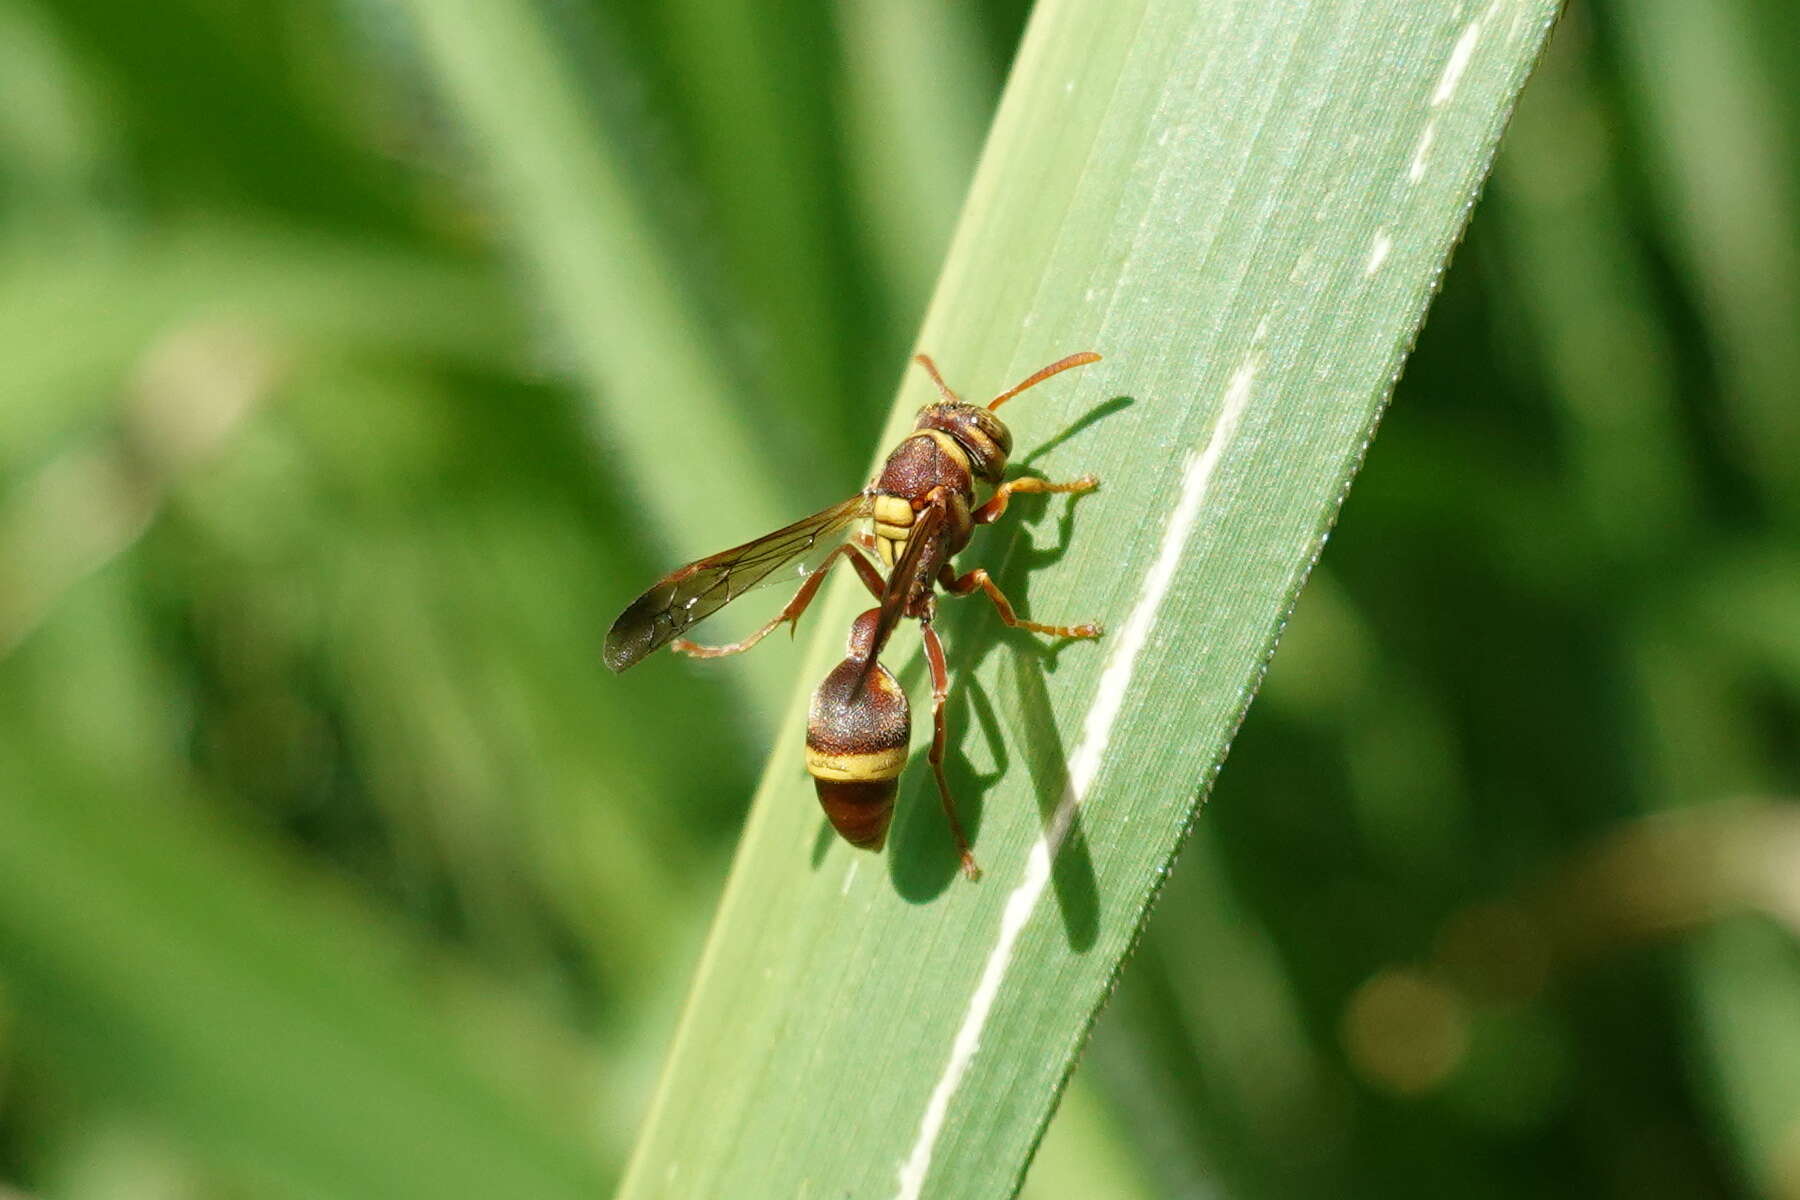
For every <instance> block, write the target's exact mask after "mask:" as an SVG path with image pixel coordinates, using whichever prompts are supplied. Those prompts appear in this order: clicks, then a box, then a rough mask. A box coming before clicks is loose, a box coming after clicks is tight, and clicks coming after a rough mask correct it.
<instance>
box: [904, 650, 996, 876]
mask: <svg viewBox="0 0 1800 1200" xmlns="http://www.w3.org/2000/svg"><path fill="white" fill-rule="evenodd" d="M919 631H920V633H922V634H923V635H924V638H925V659H926V661H927V662H929V663H930V664H931V756H930V757H931V773H932V775H933V777H935V778H936V779H937V789H938V798H939V799H941V800H942V801H943V802H944V817H945V819H947V820H948V821H949V822H950V836H951V837H952V838H954V839H956V853H957V856H958V858H959V859H960V860H961V861H962V872H963V874H964V875H966V876H968V877H969V881H970V882H971V883H973V882H974V881H976V880H978V879H980V878H981V868H980V867H979V866H977V865H976V862H975V852H974V851H973V850H970V849H969V835H968V834H966V833H964V832H963V827H962V819H961V818H959V817H958V816H957V815H956V800H955V799H954V798H953V797H952V796H951V795H950V781H949V780H947V779H945V778H944V742H945V740H946V739H945V736H944V701H945V699H946V698H947V697H948V696H949V695H950V669H949V667H948V666H946V665H945V662H944V643H943V642H941V641H939V640H938V635H937V630H935V629H933V628H932V627H931V622H930V621H921V622H920V623H919Z"/></svg>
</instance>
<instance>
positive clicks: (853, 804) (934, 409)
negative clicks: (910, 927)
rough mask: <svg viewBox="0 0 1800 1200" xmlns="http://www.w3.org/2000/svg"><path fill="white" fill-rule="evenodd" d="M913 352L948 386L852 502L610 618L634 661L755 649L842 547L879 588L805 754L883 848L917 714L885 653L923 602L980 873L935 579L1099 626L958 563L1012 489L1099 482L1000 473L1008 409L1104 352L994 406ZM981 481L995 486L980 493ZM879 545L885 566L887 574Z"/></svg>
mask: <svg viewBox="0 0 1800 1200" xmlns="http://www.w3.org/2000/svg"><path fill="white" fill-rule="evenodd" d="M913 361H914V362H916V363H918V364H919V365H920V366H921V367H924V368H925V371H926V373H927V374H928V375H930V376H931V382H932V383H933V384H935V385H936V386H937V390H938V396H939V399H938V400H936V401H934V402H932V403H930V404H927V405H926V406H925V407H924V408H922V409H920V410H919V416H918V420H917V422H915V424H914V425H913V431H912V432H911V433H909V434H908V435H907V436H906V437H905V438H904V439H903V440H902V441H901V442H900V444H899V445H898V446H896V447H894V450H893V453H891V454H889V455H888V457H887V461H886V462H885V463H884V464H882V468H881V472H880V474H879V475H877V476H876V478H875V482H874V483H872V484H870V485H869V486H868V487H866V488H864V489H863V490H862V491H860V492H858V493H857V494H856V495H854V496H852V497H850V498H849V499H848V500H845V501H844V502H843V503H841V504H834V505H832V506H831V507H830V508H827V509H825V510H823V511H821V512H816V513H814V514H813V515H812V516H810V517H807V518H805V519H803V520H800V521H796V522H794V524H792V525H789V526H787V527H786V528H784V529H777V530H776V531H775V532H774V533H770V534H765V535H764V536H762V537H759V538H757V539H756V540H755V541H752V542H745V543H744V544H743V545H742V546H735V547H733V548H732V549H730V550H725V551H721V552H720V553H718V554H714V555H711V556H710V557H707V558H703V559H700V560H699V561H698V562H691V563H689V564H688V565H687V566H685V567H682V568H680V569H679V570H676V571H673V572H671V573H669V574H668V575H666V576H664V577H663V578H662V579H661V580H659V581H658V582H657V583H656V584H655V586H653V587H651V588H650V590H649V591H647V592H645V593H644V594H643V595H642V596H639V597H638V598H637V599H636V600H634V601H632V602H631V605H630V607H628V608H627V609H626V610H625V611H624V612H623V613H620V614H619V619H618V620H616V621H614V622H613V625H612V628H611V629H610V630H608V631H607V634H606V650H605V657H606V665H607V666H609V667H611V668H612V669H613V670H614V671H623V670H624V669H625V668H627V667H629V666H631V665H632V664H633V663H635V662H637V661H638V660H639V659H641V658H643V657H644V656H645V655H646V654H649V653H650V652H651V651H652V650H655V649H657V648H658V647H661V646H665V645H666V646H670V647H672V648H673V649H675V650H677V651H679V652H680V653H682V654H689V655H692V656H693V657H695V658H722V657H724V656H725V655H727V654H741V653H743V652H744V651H745V650H748V649H750V647H752V646H754V645H756V643H758V642H760V641H762V639H763V638H765V637H767V636H768V635H769V634H770V633H772V632H774V631H775V630H776V629H777V628H779V627H780V626H781V625H782V624H784V623H785V624H788V625H790V626H794V627H797V626H798V624H799V621H800V614H802V613H804V612H805V611H806V606H807V605H808V604H811V603H812V600H813V597H814V596H816V595H817V594H818V591H819V585H820V584H822V583H823V582H824V581H825V575H826V573H827V572H828V571H830V569H831V567H832V564H834V563H836V562H837V561H838V560H839V559H840V558H841V559H844V560H846V561H848V562H849V563H850V565H851V567H852V568H854V569H855V571H856V574H857V577H858V578H860V579H861V580H862V582H863V586H865V587H866V588H868V589H869V593H870V594H871V595H873V596H874V597H875V599H876V600H877V601H878V602H879V603H878V604H877V606H876V607H875V608H872V609H869V610H868V611H867V612H865V613H863V614H862V615H861V616H859V617H857V618H856V620H855V622H854V623H852V625H851V627H850V645H849V652H848V655H847V656H846V657H845V659H844V660H843V661H842V662H840V663H839V664H838V665H837V666H836V667H835V668H833V670H832V671H831V673H830V674H829V675H827V676H826V677H825V681H824V682H823V683H821V684H820V685H819V687H818V690H817V691H815V692H814V693H813V698H812V707H811V710H810V712H809V714H808V717H807V722H806V769H807V771H808V773H810V774H811V775H812V777H813V785H814V787H815V788H816V789H817V790H818V793H819V803H820V805H821V806H823V807H824V809H825V815H826V816H827V817H828V818H830V820H831V824H832V827H833V828H834V829H836V830H837V831H838V833H839V834H840V835H841V836H842V837H843V838H844V840H845V841H848V842H849V843H850V844H851V845H853V846H860V847H862V848H864V849H868V850H880V849H881V847H882V845H883V844H884V843H885V842H886V841H887V831H888V825H889V824H890V822H891V821H892V820H893V815H894V797H895V795H896V794H897V792H898V790H899V779H900V772H901V770H902V769H903V768H904V767H905V765H906V756H907V747H908V744H909V742H910V740H911V732H912V718H911V715H910V711H909V709H908V707H907V703H906V693H905V692H904V691H903V690H902V689H901V687H900V685H899V684H898V683H897V682H896V681H895V679H894V677H893V675H891V674H890V673H889V672H888V669H887V668H886V667H884V666H882V665H881V663H880V661H879V658H880V655H881V651H882V649H883V648H884V647H886V645H887V641H888V638H889V637H890V636H891V635H892V634H893V632H894V628H895V626H897V625H898V624H899V623H900V621H901V619H902V618H904V617H911V618H913V619H915V620H917V621H918V622H919V630H920V633H921V635H922V636H923V638H924V641H925V659H926V662H927V663H928V664H929V666H930V669H931V720H932V738H931V754H930V760H931V770H932V774H933V775H934V776H935V777H936V779H937V789H938V795H939V797H940V798H941V799H942V800H943V803H944V815H945V817H947V818H948V819H949V822H950V835H951V836H952V837H953V838H955V839H956V850H957V854H958V855H959V856H960V858H961V861H962V869H963V873H964V874H965V875H967V876H968V877H969V878H970V879H979V878H980V877H981V869H980V868H979V867H978V866H976V864H975V855H974V853H973V852H972V851H971V850H970V849H969V839H968V837H967V835H965V834H964V832H963V827H962V821H961V820H959V819H958V817H957V815H956V801H955V800H954V798H952V796H951V794H950V784H949V783H948V781H946V780H945V778H944V741H945V737H944V700H945V697H946V696H948V695H949V692H950V674H949V669H948V667H947V666H946V662H945V658H944V644H943V642H942V641H941V640H939V638H938V635H937V631H936V630H935V629H933V628H932V620H933V618H934V617H935V616H936V615H937V598H936V592H937V588H938V587H939V586H940V585H942V587H943V588H944V590H945V591H947V592H948V593H950V594H951V595H954V596H967V595H970V594H971V593H973V592H976V591H981V592H985V593H986V594H987V597H988V599H989V600H991V601H993V604H994V608H995V609H996V610H997V611H998V612H999V614H1000V619H1001V620H1002V621H1004V622H1006V623H1007V624H1008V625H1011V626H1013V627H1015V628H1018V629H1029V630H1031V631H1032V632H1033V633H1042V634H1048V635H1050V636H1052V637H1063V638H1094V637H1099V636H1100V634H1101V632H1102V631H1101V628H1100V626H1099V624H1098V623H1096V622H1089V623H1087V624H1082V625H1040V624H1038V623H1037V622H1035V621H1026V620H1023V619H1022V618H1020V617H1019V615H1018V614H1017V613H1015V612H1014V611H1013V607H1012V605H1011V604H1010V603H1008V602H1007V599H1006V596H1005V595H1004V594H1002V592H1001V591H1000V588H999V587H998V586H997V585H996V584H995V583H994V581H993V579H991V578H990V577H989V576H988V573H987V572H986V571H985V570H983V569H981V568H980V567H977V568H975V569H974V570H972V571H970V572H968V573H967V574H963V575H958V574H957V573H956V572H955V571H953V570H951V567H950V560H951V559H952V558H954V557H955V556H956V554H957V552H958V551H960V550H961V549H962V548H963V547H964V546H966V545H968V544H969V538H970V536H971V535H972V534H973V533H974V530H975V527H976V526H977V525H988V524H991V523H993V522H994V521H995V520H997V519H999V517H1000V515H1001V514H1002V513H1004V512H1005V511H1006V504H1007V501H1008V500H1009V499H1011V498H1012V497H1013V496H1015V495H1019V494H1021V493H1032V492H1088V491H1092V490H1093V489H1094V488H1096V487H1098V486H1099V485H1100V481H1099V480H1098V479H1096V478H1095V477H1094V476H1092V475H1083V476H1081V477H1080V478H1079V479H1072V480H1069V481H1068V482H1067V483H1052V482H1050V481H1048V480H1044V479H1036V478H1020V479H1013V480H1008V481H1006V482H1002V477H1003V476H1004V475H1005V473H1006V459H1007V456H1008V455H1009V454H1011V453H1012V432H1011V431H1010V430H1009V429H1007V427H1006V425H1005V423H1004V422H1002V421H1001V420H1000V418H999V417H997V416H995V415H994V412H995V410H996V409H998V408H999V407H1000V406H1001V405H1002V404H1005V403H1006V402H1007V401H1008V400H1011V399H1012V398H1013V397H1014V396H1017V395H1018V394H1019V393H1020V392H1023V391H1025V390H1026V389H1027V388H1030V387H1034V386H1036V385H1037V384H1040V383H1042V382H1044V380H1046V379H1049V378H1050V377H1051V376H1052V375H1056V374H1059V373H1061V372H1063V371H1066V370H1068V369H1069V368H1070V367H1079V366H1082V365H1084V364H1086V363H1091V362H1098V361H1100V356H1099V355H1098V354H1095V353H1094V352H1093V351H1091V350H1084V351H1082V352H1081V353H1079V354H1071V355H1069V356H1068V357H1067V358H1062V359H1058V360H1057V361H1056V362H1053V363H1051V364H1050V365H1049V366H1047V367H1044V368H1043V369H1042V370H1039V371H1036V372H1033V373H1032V374H1031V375H1029V376H1028V377H1026V378H1025V379H1023V380H1021V381H1020V382H1019V383H1018V384H1016V385H1014V386H1013V387H1010V388H1008V389H1007V390H1006V391H1004V392H1001V393H1000V394H999V395H998V396H996V397H994V398H993V399H992V400H990V401H989V402H988V404H987V406H986V407H985V408H984V407H981V406H978V405H974V404H966V403H964V402H963V401H962V399H961V398H960V397H958V396H957V394H956V393H955V392H953V391H951V390H950V388H949V385H947V384H946V383H945V382H944V378H943V376H942V375H940V374H938V369H937V365H936V364H935V363H933V362H932V361H931V358H930V357H929V356H928V355H924V354H920V355H916V356H914V359H913ZM977 483H979V484H981V485H982V486H983V487H984V488H988V489H992V493H991V495H990V496H989V497H988V499H987V500H986V502H984V503H982V504H981V505H979V506H977V505H976V503H975V487H976V484H977ZM864 519H872V528H870V529H867V530H860V531H855V532H852V531H851V527H852V526H853V525H854V524H855V523H856V522H857V521H860V520H864ZM871 553H872V554H873V555H875V556H877V557H878V558H879V561H880V563H881V564H883V565H885V566H886V567H887V575H886V576H885V577H884V576H883V575H882V573H881V568H880V567H879V566H877V564H876V561H874V560H873V559H872V558H871ZM796 560H799V561H801V562H803V563H805V564H807V565H806V567H805V570H804V575H803V577H802V578H801V583H800V588H799V590H798V591H796V592H795V593H794V598H793V599H792V600H790V601H788V604H787V607H786V608H783V609H782V610H781V611H780V612H779V613H777V614H776V615H775V616H774V617H773V618H772V619H771V620H770V621H769V622H768V624H766V625H764V626H763V627H762V628H760V629H758V630H757V631H756V632H755V633H752V634H751V635H750V636H749V637H747V638H745V639H744V640H742V641H740V642H732V643H730V644H729V645H724V646H702V645H699V644H697V643H694V642H691V641H688V640H687V639H686V638H685V637H683V636H682V635H683V634H685V633H686V632H687V631H688V629H689V627H690V626H692V625H694V624H695V623H697V622H698V621H700V620H702V619H704V618H706V617H708V616H711V615H712V614H713V613H715V612H717V611H718V610H719V609H721V608H723V607H724V606H725V605H726V604H728V603H730V602H731V601H732V600H735V599H737V597H738V596H740V595H742V594H743V593H744V592H746V591H748V590H749V589H751V588H753V587H756V586H757V585H758V584H761V583H767V582H771V581H772V580H773V579H775V578H788V577H789V576H788V575H787V574H786V573H785V572H781V568H783V567H784V566H786V565H787V564H788V563H791V562H794V561H796ZM778 572H781V574H780V575H777V573H778Z"/></svg>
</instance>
